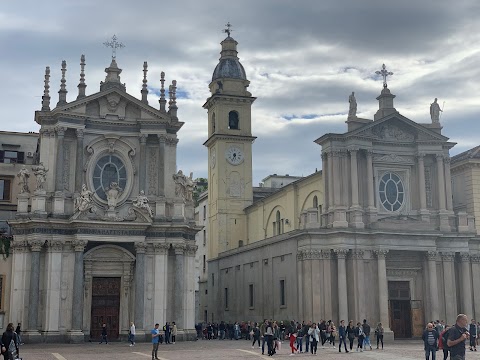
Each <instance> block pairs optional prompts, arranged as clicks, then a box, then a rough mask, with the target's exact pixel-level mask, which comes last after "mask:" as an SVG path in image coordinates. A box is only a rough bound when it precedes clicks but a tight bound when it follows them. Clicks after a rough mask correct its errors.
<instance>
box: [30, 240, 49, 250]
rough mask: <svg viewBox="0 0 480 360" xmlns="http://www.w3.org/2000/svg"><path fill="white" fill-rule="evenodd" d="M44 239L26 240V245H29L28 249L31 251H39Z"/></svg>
mask: <svg viewBox="0 0 480 360" xmlns="http://www.w3.org/2000/svg"><path fill="white" fill-rule="evenodd" d="M43 244H45V240H28V245H30V250H31V251H32V252H34V251H35V252H39V251H41V250H42V247H43Z"/></svg>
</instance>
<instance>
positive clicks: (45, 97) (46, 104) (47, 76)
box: [42, 66, 50, 111]
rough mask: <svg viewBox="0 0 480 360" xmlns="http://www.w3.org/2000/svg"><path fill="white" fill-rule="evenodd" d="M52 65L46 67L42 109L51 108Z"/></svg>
mask: <svg viewBox="0 0 480 360" xmlns="http://www.w3.org/2000/svg"><path fill="white" fill-rule="evenodd" d="M49 84H50V66H47V67H46V68H45V85H44V87H43V96H42V111H49V110H50V91H49V89H50V85H49Z"/></svg>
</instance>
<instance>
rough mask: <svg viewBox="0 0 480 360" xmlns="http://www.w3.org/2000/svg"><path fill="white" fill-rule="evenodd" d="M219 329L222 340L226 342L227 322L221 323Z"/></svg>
mask: <svg viewBox="0 0 480 360" xmlns="http://www.w3.org/2000/svg"><path fill="white" fill-rule="evenodd" d="M218 329H219V330H220V337H219V339H220V340H225V322H223V321H220V325H219V326H218Z"/></svg>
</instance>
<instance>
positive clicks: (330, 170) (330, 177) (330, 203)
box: [326, 151, 334, 211]
mask: <svg viewBox="0 0 480 360" xmlns="http://www.w3.org/2000/svg"><path fill="white" fill-rule="evenodd" d="M326 154H327V156H328V157H327V159H328V172H327V173H328V211H333V208H334V204H333V156H332V151H329V152H327V153H326Z"/></svg>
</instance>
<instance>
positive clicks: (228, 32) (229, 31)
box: [222, 21, 233, 37]
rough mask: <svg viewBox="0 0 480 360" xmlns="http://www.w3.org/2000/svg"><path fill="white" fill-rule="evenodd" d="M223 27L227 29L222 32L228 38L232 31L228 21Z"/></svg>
mask: <svg viewBox="0 0 480 360" xmlns="http://www.w3.org/2000/svg"><path fill="white" fill-rule="evenodd" d="M225 26H226V27H227V28H226V29H224V30H223V31H222V32H224V33H226V34H227V36H228V37H230V33H231V32H232V31H233V30H232V25H231V24H230V21H229V22H227V23H226V24H225Z"/></svg>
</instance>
